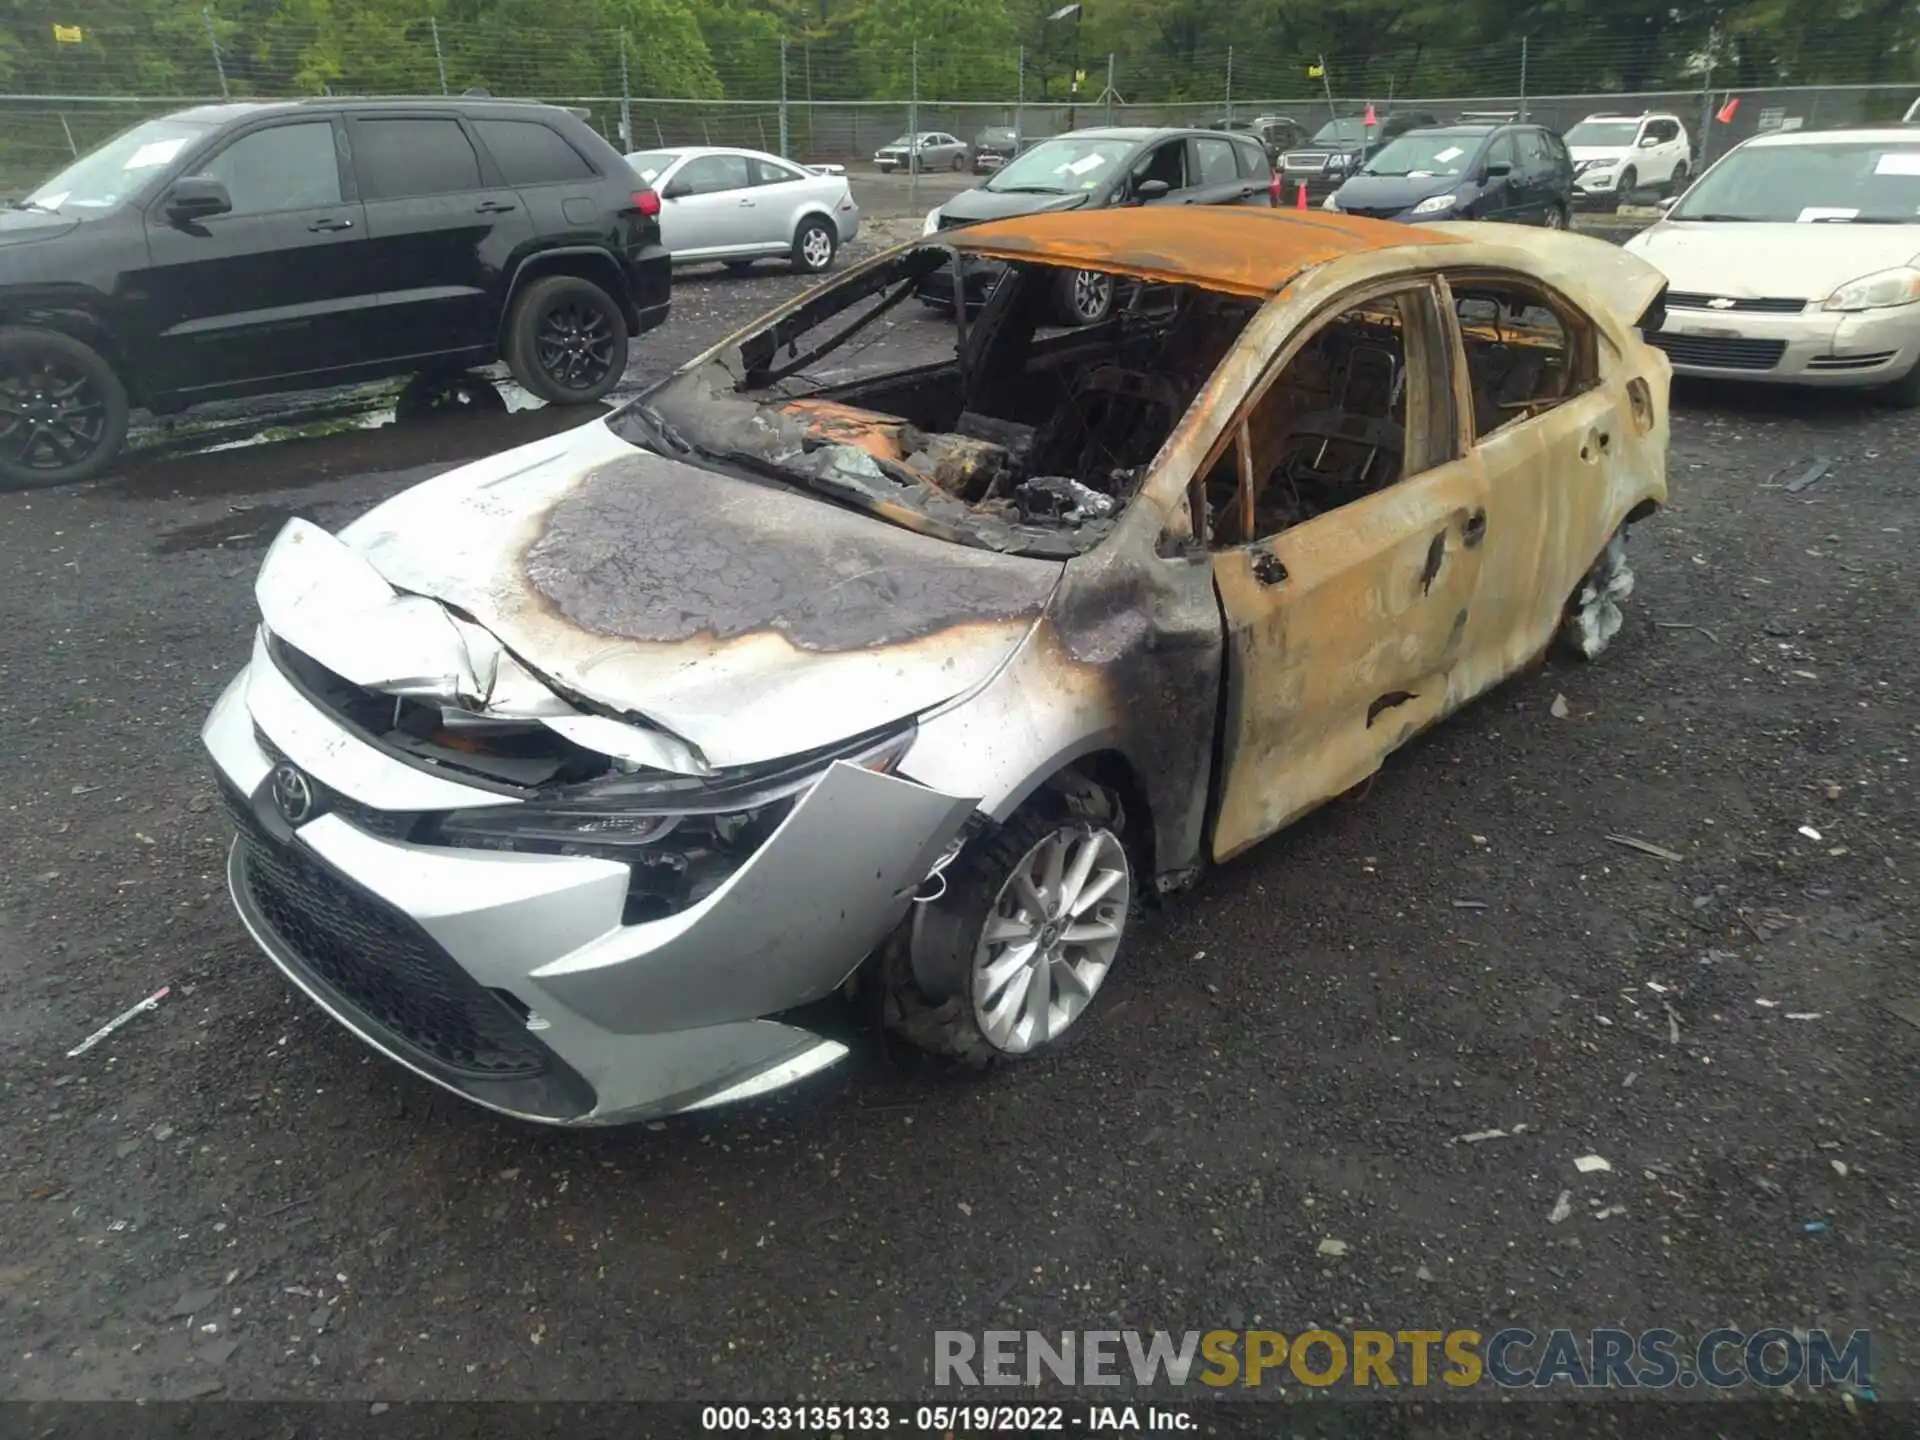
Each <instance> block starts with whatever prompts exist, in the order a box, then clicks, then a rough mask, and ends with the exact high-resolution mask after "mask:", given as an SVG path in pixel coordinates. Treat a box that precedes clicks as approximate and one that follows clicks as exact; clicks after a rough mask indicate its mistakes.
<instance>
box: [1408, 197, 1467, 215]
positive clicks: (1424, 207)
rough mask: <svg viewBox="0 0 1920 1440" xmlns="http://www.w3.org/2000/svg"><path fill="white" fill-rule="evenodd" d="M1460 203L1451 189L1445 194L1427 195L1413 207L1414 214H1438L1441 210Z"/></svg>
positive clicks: (1451, 207)
mask: <svg viewBox="0 0 1920 1440" xmlns="http://www.w3.org/2000/svg"><path fill="white" fill-rule="evenodd" d="M1459 203H1460V197H1459V196H1458V195H1455V194H1454V193H1453V192H1452V191H1448V192H1447V193H1446V194H1445V195H1429V196H1428V197H1427V198H1426V199H1424V200H1422V201H1421V202H1420V203H1419V204H1418V205H1416V206H1414V207H1413V213H1414V214H1416V215H1438V214H1439V213H1440V212H1441V211H1443V210H1451V209H1453V208H1454V207H1455V206H1456V205H1458V204H1459Z"/></svg>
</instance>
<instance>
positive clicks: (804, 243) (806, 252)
mask: <svg viewBox="0 0 1920 1440" xmlns="http://www.w3.org/2000/svg"><path fill="white" fill-rule="evenodd" d="M800 258H801V259H802V260H804V261H806V262H807V268H808V269H809V270H824V269H826V268H827V266H828V265H829V264H830V263H831V262H832V260H833V237H832V236H831V235H829V234H827V232H826V229H825V227H823V226H820V225H815V226H812V227H811V228H810V229H809V230H808V231H807V233H806V234H805V235H803V236H801V237H800Z"/></svg>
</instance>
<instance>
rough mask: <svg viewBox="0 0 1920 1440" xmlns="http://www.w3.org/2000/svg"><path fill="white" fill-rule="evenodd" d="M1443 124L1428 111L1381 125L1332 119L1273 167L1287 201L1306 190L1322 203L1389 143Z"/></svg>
mask: <svg viewBox="0 0 1920 1440" xmlns="http://www.w3.org/2000/svg"><path fill="white" fill-rule="evenodd" d="M1439 123H1440V122H1439V121H1438V120H1436V119H1434V118H1433V116H1431V115H1428V114H1426V113H1425V112H1416V113H1412V114H1408V113H1404V112H1403V113H1401V114H1398V115H1387V116H1384V117H1382V119H1381V121H1380V123H1379V124H1378V125H1369V124H1367V123H1366V120H1365V118H1364V117H1361V116H1349V117H1347V118H1345V119H1341V120H1329V121H1328V122H1327V123H1326V124H1324V125H1322V126H1321V127H1320V128H1319V129H1318V130H1317V131H1315V132H1314V136H1313V138H1312V139H1311V140H1309V141H1307V142H1306V144H1304V145H1302V146H1299V147H1297V148H1290V149H1289V150H1288V151H1287V152H1286V153H1285V154H1284V155H1282V156H1281V157H1280V160H1279V163H1278V164H1276V165H1275V166H1274V168H1275V169H1276V170H1278V171H1279V172H1280V180H1281V183H1282V184H1283V185H1284V186H1285V187H1286V194H1285V196H1284V198H1285V199H1286V200H1289V201H1291V200H1295V199H1297V198H1298V197H1299V194H1300V187H1301V186H1302V185H1305V186H1306V187H1307V200H1308V201H1309V203H1311V204H1315V205H1317V204H1319V203H1320V202H1321V201H1322V200H1324V199H1326V198H1327V196H1328V195H1330V194H1332V193H1333V192H1334V191H1335V190H1338V189H1339V188H1340V187H1341V186H1342V185H1343V184H1345V183H1346V179H1347V177H1348V176H1349V175H1351V174H1353V173H1354V172H1355V171H1356V170H1358V169H1359V168H1360V167H1361V166H1362V165H1364V164H1366V163H1367V161H1369V160H1371V159H1372V158H1373V157H1374V156H1375V155H1377V154H1378V153H1379V152H1380V147H1381V146H1383V145H1385V144H1386V143H1387V142H1388V141H1389V140H1395V139H1398V138H1399V137H1400V136H1402V135H1404V134H1406V133H1407V131H1409V130H1424V129H1427V128H1428V127H1430V126H1434V125H1438V124H1439Z"/></svg>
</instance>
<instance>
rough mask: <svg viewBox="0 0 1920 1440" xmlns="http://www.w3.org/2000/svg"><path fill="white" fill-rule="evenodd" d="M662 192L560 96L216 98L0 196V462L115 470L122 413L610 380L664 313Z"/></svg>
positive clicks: (593, 392) (566, 397)
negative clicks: (292, 394)
mask: <svg viewBox="0 0 1920 1440" xmlns="http://www.w3.org/2000/svg"><path fill="white" fill-rule="evenodd" d="M659 212H660V201H659V198H658V197H657V196H656V195H655V194H654V193H653V192H652V191H651V190H646V189H642V188H640V185H639V181H638V178H637V177H636V176H635V175H634V173H633V172H632V170H630V169H629V168H628V166H627V163H626V161H624V160H623V159H621V157H620V155H619V152H617V151H616V150H615V149H614V148H613V147H612V146H611V145H609V144H608V143H607V142H606V141H605V140H603V139H601V138H600V136H598V135H597V134H595V133H594V132H593V130H591V129H590V128H589V127H588V126H587V125H585V124H584V123H583V122H581V121H580V120H579V119H578V118H577V117H575V116H573V115H570V114H568V113H567V112H566V111H565V110H561V109H558V108H555V107H550V106H544V105H534V104H526V103H515V102H511V101H492V100H434V101H415V100H399V101H371V100H368V101H341V100H326V101H307V102H287V103H280V104H259V105H242V104H233V105H208V106H203V107H200V108H197V109H192V110H183V111H180V112H179V113H177V114H174V115H169V116H166V117H165V118H163V119H157V120H149V121H146V122H144V123H142V124H139V125H136V126H134V127H133V128H132V129H131V130H128V131H125V132H124V133H122V134H120V135H118V136H116V137H115V138H114V139H112V140H109V141H107V142H106V143H105V144H104V145H101V146H100V147H99V148H97V149H95V150H93V151H92V152H90V153H89V154H87V155H84V156H82V157H81V158H80V159H78V160H76V161H74V162H73V164H71V165H69V166H68V167H67V168H66V169H64V170H62V171H61V172H60V173H59V174H58V175H56V176H54V177H53V178H52V179H51V180H49V181H47V182H46V183H45V184H44V185H42V186H40V187H39V188H38V189H36V190H34V191H33V192H32V193H31V194H30V195H27V196H26V197H24V198H21V199H15V200H12V201H9V202H8V206H7V208H6V209H4V210H0V480H3V481H8V482H12V483H14V484H23V483H24V484H42V483H51V482H55V481H61V480H76V479H81V478H84V477H86V476H89V475H93V474H95V473H97V472H98V471H99V470H101V469H102V468H103V467H104V466H106V465H107V464H108V463H109V462H110V461H111V460H112V459H113V457H114V455H115V454H116V453H117V452H118V450H119V448H120V446H121V443H122V442H123V440H124V439H125V437H126V431H127V413H128V410H129V408H130V407H132V406H144V407H146V408H147V409H149V410H151V411H153V412H154V413H156V414H162V415H166V414H173V413H176V412H178V411H180V410H183V409H185V408H186V407H187V406H188V405H191V404H194V403H195V402H197V401H203V400H214V399H222V398H226V397H230V396H238V395H261V394H269V393H273V392H276V391H287V390H296V389H310V388H314V387H317V386H323V385H333V384H340V383H343V382H348V381H358V380H371V379H379V378H382V377H384V376H389V375H405V374H411V373H420V372H429V373H431V372H440V371H449V372H457V371H460V370H463V369H467V368H470V367H472V366H474V365H484V364H490V363H492V362H493V361H495V360H504V361H505V362H506V364H507V367H508V368H509V369H510V370H511V371H512V372H513V376H514V378H515V379H516V380H518V381H519V382H520V383H521V384H522V385H523V386H525V387H526V388H527V389H528V390H530V391H531V392H533V393H534V394H535V395H538V396H539V397H540V398H542V399H543V400H548V401H551V402H554V403H557V404H578V403H583V402H587V401H592V400H597V399H599V398H600V397H601V396H603V395H605V394H606V393H607V392H608V391H609V390H611V389H612V388H613V386H614V385H615V384H616V383H617V382H618V381H619V379H620V377H621V374H622V372H623V371H624V370H625V368H626V362H627V341H628V337H629V336H632V335H638V334H641V333H642V332H644V331H646V330H650V329H652V328H653V327H654V326H656V325H658V324H660V323H661V322H662V321H663V320H665V319H666V317H667V307H668V298H669V286H670V283H671V281H670V268H669V261H668V256H667V251H666V248H665V247H664V246H663V245H662V244H661V243H660V224H659V220H658V216H659Z"/></svg>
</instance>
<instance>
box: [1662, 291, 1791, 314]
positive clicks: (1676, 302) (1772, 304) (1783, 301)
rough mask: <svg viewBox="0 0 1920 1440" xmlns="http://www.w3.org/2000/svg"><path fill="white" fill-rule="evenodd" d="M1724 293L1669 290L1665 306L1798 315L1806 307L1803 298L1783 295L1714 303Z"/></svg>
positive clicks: (1728, 311) (1721, 297)
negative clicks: (1796, 298)
mask: <svg viewBox="0 0 1920 1440" xmlns="http://www.w3.org/2000/svg"><path fill="white" fill-rule="evenodd" d="M1728 298H1730V297H1728V296H1725V295H1708V294H1705V293H1696V292H1694V291H1691V290H1669V291H1668V292H1667V308H1668V309H1669V310H1715V311H1720V312H1722V313H1725V314H1740V313H1744V314H1749V315H1798V314H1799V313H1800V312H1801V311H1802V310H1804V309H1806V308H1807V302H1806V301H1805V300H1794V299H1790V298H1788V297H1785V296H1761V297H1759V298H1757V299H1745V300H1734V301H1733V303H1732V304H1730V305H1716V304H1714V303H1713V302H1714V301H1716V300H1726V299H1728Z"/></svg>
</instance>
